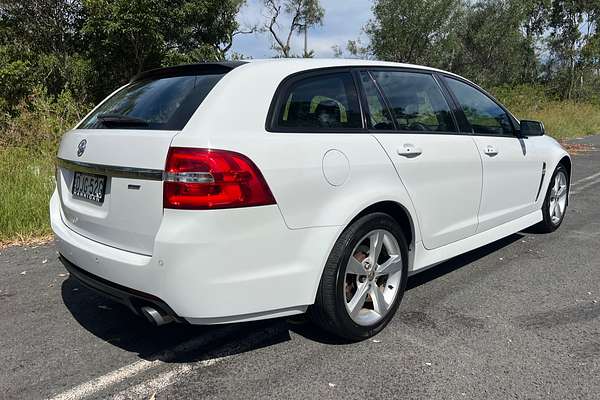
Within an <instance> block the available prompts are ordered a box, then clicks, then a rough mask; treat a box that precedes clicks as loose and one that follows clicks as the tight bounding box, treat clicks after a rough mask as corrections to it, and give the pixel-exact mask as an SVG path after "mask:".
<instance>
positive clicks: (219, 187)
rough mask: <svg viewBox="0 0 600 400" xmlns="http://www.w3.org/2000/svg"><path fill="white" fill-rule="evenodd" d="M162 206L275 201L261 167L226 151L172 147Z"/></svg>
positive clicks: (193, 207)
mask: <svg viewBox="0 0 600 400" xmlns="http://www.w3.org/2000/svg"><path fill="white" fill-rule="evenodd" d="M163 203H164V208H176V209H187V210H206V209H218V208H236V207H252V206H264V205H268V204H275V199H274V198H273V194H272V193H271V190H270V189H269V186H268V185H267V182H266V181H265V179H264V177H263V176H262V174H261V173H260V170H259V169H258V168H257V167H256V165H254V163H253V162H252V161H251V160H250V159H249V158H248V157H246V156H244V155H242V154H239V153H235V152H232V151H225V150H212V149H194V148H182V147H172V148H171V149H170V150H169V155H168V156H167V165H166V167H165V182H164V188H163Z"/></svg>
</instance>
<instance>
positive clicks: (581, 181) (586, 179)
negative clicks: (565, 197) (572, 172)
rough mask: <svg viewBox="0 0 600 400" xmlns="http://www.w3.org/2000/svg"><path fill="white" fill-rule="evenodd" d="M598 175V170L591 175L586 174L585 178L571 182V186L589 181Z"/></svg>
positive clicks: (599, 174)
mask: <svg viewBox="0 0 600 400" xmlns="http://www.w3.org/2000/svg"><path fill="white" fill-rule="evenodd" d="M598 177H600V172H597V173H595V174H593V175H590V176H588V177H586V178H583V179H580V180H578V181H577V182H574V183H572V184H571V186H576V185H580V184H582V183H584V182H587V181H591V180H592V179H594V178H598Z"/></svg>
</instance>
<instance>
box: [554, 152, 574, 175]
mask: <svg viewBox="0 0 600 400" xmlns="http://www.w3.org/2000/svg"><path fill="white" fill-rule="evenodd" d="M558 164H562V165H564V166H565V168H566V169H567V172H568V173H569V181H570V180H571V168H572V165H573V164H572V163H571V157H569V156H568V155H567V156H564V157H563V158H561V159H560V161H559V162H558ZM558 164H557V165H558Z"/></svg>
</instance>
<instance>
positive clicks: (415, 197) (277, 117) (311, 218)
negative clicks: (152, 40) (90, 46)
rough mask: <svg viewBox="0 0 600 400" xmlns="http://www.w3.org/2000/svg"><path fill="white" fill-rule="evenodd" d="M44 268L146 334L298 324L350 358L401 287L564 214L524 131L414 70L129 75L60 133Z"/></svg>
mask: <svg viewBox="0 0 600 400" xmlns="http://www.w3.org/2000/svg"><path fill="white" fill-rule="evenodd" d="M57 164H58V168H57V175H56V181H57V188H56V192H55V193H54V195H53V196H52V199H51V202H50V211H51V220H52V228H53V230H54V232H55V234H56V237H57V241H58V248H59V252H60V254H61V259H62V260H63V263H64V264H65V266H66V268H67V269H68V270H69V272H70V273H71V275H72V276H73V277H75V278H77V279H79V280H80V281H81V282H82V283H83V284H85V285H87V286H89V287H91V288H93V289H95V290H97V291H99V292H101V293H103V294H104V295H106V296H109V297H110V298H113V299H114V300H116V301H119V302H121V303H124V304H126V305H127V306H129V307H130V308H131V309H132V310H133V311H134V312H135V313H138V314H141V315H144V316H145V317H146V318H148V319H149V320H150V321H152V322H154V323H155V324H158V325H161V324H164V323H166V322H170V321H178V322H188V323H191V324H220V323H229V322H239V321H251V320H257V319H263V318H272V317H281V316H289V315H294V314H300V313H305V312H308V314H309V315H310V317H311V318H312V320H313V321H314V322H316V323H317V324H318V325H320V326H321V327H322V328H324V329H326V330H328V331H330V332H333V333H334V334H336V335H339V336H341V337H345V338H348V339H351V340H360V339H364V338H367V337H370V336H372V335H374V334H376V333H377V332H379V331H380V330H381V329H383V328H384V327H385V325H386V324H387V323H388V322H389V321H390V319H391V318H392V317H393V315H394V313H395V311H396V309H397V308H398V306H399V304H400V301H401V299H402V296H403V294H404V290H405V287H406V281H407V277H408V276H409V275H411V274H414V273H416V272H418V271H422V270H423V269H425V268H428V267H431V266H434V265H436V264H438V263H440V262H442V261H444V260H447V259H449V258H451V257H454V256H456V255H459V254H461V253H465V252H467V251H469V250H472V249H475V248H477V247H480V246H483V245H485V244H487V243H490V242H493V241H495V240H498V239H500V238H502V237H505V236H508V235H511V234H513V233H515V232H518V231H520V230H523V229H525V228H528V227H530V226H533V225H535V226H536V228H537V229H538V230H539V231H543V232H551V231H554V230H555V229H556V228H558V227H559V226H560V224H561V222H562V221H563V218H564V215H565V211H566V208H567V204H568V192H569V179H570V176H571V161H570V158H569V155H568V154H567V153H566V152H565V150H564V149H563V148H562V147H561V146H560V145H559V144H558V143H557V142H556V141H555V140H554V139H552V138H551V137H548V136H544V127H543V125H542V124H541V123H540V122H535V121H518V120H517V119H516V118H515V117H514V116H513V115H512V114H511V113H510V112H509V111H508V110H507V109H506V108H505V107H503V106H502V105H501V104H500V103H498V102H497V101H496V100H494V98H493V97H491V96H490V95H489V94H487V93H486V92H485V91H483V90H482V89H481V88H479V87H478V86H476V85H475V84H473V83H471V82H469V81H468V80H465V79H463V78H461V77H459V76H456V75H454V74H451V73H448V72H444V71H440V70H436V69H432V68H426V67H420V66H414V65H405V64H395V63H387V62H369V61H362V60H265V61H252V62H225V63H212V64H198V65H183V66H177V67H172V68H164V69H158V70H152V71H149V72H144V73H142V74H140V75H139V76H136V77H135V78H133V80H132V81H131V82H130V83H129V84H127V85H126V86H124V87H122V88H120V89H119V90H117V91H116V92H114V93H113V94H111V95H110V96H109V97H108V98H107V99H106V100H104V101H103V102H102V103H101V104H100V105H98V106H97V107H96V108H95V109H94V110H93V111H92V112H91V113H90V114H89V115H88V116H86V117H85V118H84V119H83V121H81V122H80V123H79V124H78V125H77V126H76V127H75V128H74V129H73V130H72V131H70V132H68V133H66V134H65V136H64V138H63V140H62V143H61V146H60V150H59V152H58V160H57Z"/></svg>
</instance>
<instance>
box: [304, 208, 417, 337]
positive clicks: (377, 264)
mask: <svg viewBox="0 0 600 400" xmlns="http://www.w3.org/2000/svg"><path fill="white" fill-rule="evenodd" d="M407 260H408V247H407V244H406V239H405V236H404V233H403V231H402V229H401V227H400V226H399V225H398V223H397V222H396V220H394V219H393V218H392V217H391V216H389V215H387V214H384V213H380V212H376V213H372V214H368V215H365V216H363V217H361V218H359V219H357V220H356V221H354V222H353V223H352V224H351V225H350V226H349V227H348V228H346V230H345V231H344V232H343V233H342V235H341V236H340V238H339V239H338V240H337V242H336V244H335V245H334V248H333V250H332V251H331V255H330V256H329V259H328V260H327V264H326V265H325V270H324V271H323V276H322V278H321V283H320V285H319V290H318V293H317V298H316V301H315V304H314V306H312V307H311V309H310V312H309V315H310V316H311V318H312V319H313V321H314V322H316V323H317V324H318V325H320V326H321V327H323V328H325V329H327V330H329V331H330V332H333V333H335V334H336V335H338V336H342V337H345V338H348V339H351V340H360V339H365V338H368V337H370V336H373V335H375V334H377V333H378V332H379V331H380V330H381V329H383V328H384V327H385V325H387V323H388V322H389V321H390V319H391V318H392V317H393V315H394V313H395V311H396V309H397V308H398V305H399V304H400V301H401V300H402V295H403V294H404V289H405V287H406V278H407V274H408V266H407Z"/></svg>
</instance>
